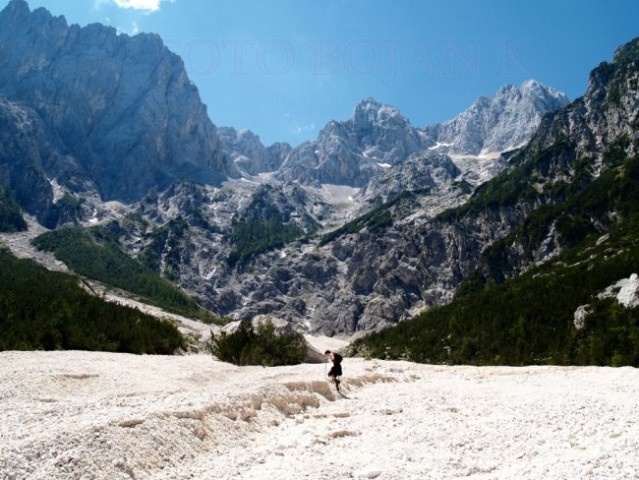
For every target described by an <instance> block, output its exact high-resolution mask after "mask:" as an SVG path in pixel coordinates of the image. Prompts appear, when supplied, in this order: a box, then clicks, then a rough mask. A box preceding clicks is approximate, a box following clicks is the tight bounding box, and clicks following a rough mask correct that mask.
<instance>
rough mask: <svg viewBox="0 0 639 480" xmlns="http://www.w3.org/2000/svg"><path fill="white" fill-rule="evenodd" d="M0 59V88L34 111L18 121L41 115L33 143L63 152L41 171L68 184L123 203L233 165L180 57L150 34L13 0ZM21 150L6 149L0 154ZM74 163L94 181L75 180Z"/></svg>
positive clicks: (0, 36) (3, 20)
mask: <svg viewBox="0 0 639 480" xmlns="http://www.w3.org/2000/svg"><path fill="white" fill-rule="evenodd" d="M0 59H1V60H0V94H2V95H4V96H5V97H6V98H7V99H9V101H11V102H13V105H14V107H13V108H14V109H16V108H24V109H28V111H29V112H30V116H31V118H33V119H36V120H34V121H33V122H27V123H26V124H25V123H24V122H23V123H22V124H20V126H21V127H22V128H27V126H28V123H34V122H35V123H38V121H40V122H42V123H43V124H44V125H45V126H46V128H45V129H39V133H41V134H42V135H44V136H45V138H44V139H41V140H40V141H38V142H37V144H38V145H39V146H41V145H43V144H46V143H49V144H51V145H52V146H53V147H54V148H55V149H56V150H57V151H58V152H59V155H58V156H59V157H62V158H63V160H64V161H55V162H51V161H47V160H49V159H46V158H45V159H41V160H40V163H41V164H42V167H43V169H44V172H42V171H41V172H40V173H39V174H38V176H39V177H41V178H43V177H42V173H44V174H45V175H46V177H48V179H49V180H51V181H56V182H57V183H58V184H59V185H60V186H61V187H64V188H65V189H66V190H67V191H68V192H69V193H72V194H76V193H78V194H79V193H82V192H85V191H87V188H88V189H89V193H96V192H92V189H93V188H94V189H95V190H96V191H97V194H99V196H100V198H101V199H102V200H103V201H107V200H112V199H117V200H122V201H127V202H130V201H133V200H137V199H139V198H141V197H142V196H143V195H144V194H145V193H146V192H147V190H148V189H149V188H151V187H157V188H160V189H163V188H166V186H168V185H169V184H170V183H172V182H174V181H176V180H178V179H189V178H193V179H197V180H198V181H206V182H210V183H218V184H219V182H221V181H222V180H224V179H226V178H227V177H228V176H229V175H233V174H234V173H235V170H234V168H233V166H232V164H231V163H230V162H229V159H228V156H227V155H226V154H224V153H223V152H222V151H221V149H220V145H219V140H218V137H217V134H216V129H215V127H214V125H213V124H212V123H211V121H210V119H209V118H208V115H207V111H206V107H205V106H204V105H203V104H202V103H201V101H200V97H199V94H198V92H197V89H196V87H195V86H194V85H193V83H192V82H191V81H190V80H189V79H188V77H187V75H186V72H185V70H184V64H183V62H182V60H181V59H180V58H179V57H178V56H176V55H174V54H172V53H171V52H170V51H169V50H168V49H167V48H166V47H165V46H164V45H163V43H162V41H161V40H160V38H159V37H158V36H156V35H146V34H142V35H136V36H134V37H129V36H127V35H118V34H117V33H116V31H115V29H113V28H110V27H105V26H102V25H99V24H92V25H89V26H87V27H83V28H80V27H79V26H77V25H71V26H69V25H67V22H66V20H65V19H64V17H53V16H52V15H51V14H49V12H48V11H46V10H45V9H42V8H40V9H37V10H35V11H33V12H31V11H30V10H29V6H28V4H27V3H26V2H25V1H24V0H12V1H11V2H10V3H9V4H8V6H7V7H6V8H5V9H4V10H3V11H2V12H1V13H0ZM25 111H26V110H25ZM38 117H39V118H38ZM15 128H19V127H15ZM28 133H29V132H25V134H28ZM43 153H44V154H45V156H47V153H48V152H46V151H45V152H43ZM18 158H20V151H5V152H4V155H3V159H2V163H4V164H7V163H11V162H12V161H13V162H15V161H16V159H18ZM77 172H80V173H81V176H83V177H85V178H88V179H89V180H90V183H91V185H77V184H76V183H75V181H76V180H77V178H78V175H77ZM25 181H27V182H28V179H27V180H25ZM48 200H49V202H52V201H53V198H52V196H51V195H49V199H48ZM25 209H27V211H30V210H33V209H32V208H30V207H29V206H28V205H27V204H25Z"/></svg>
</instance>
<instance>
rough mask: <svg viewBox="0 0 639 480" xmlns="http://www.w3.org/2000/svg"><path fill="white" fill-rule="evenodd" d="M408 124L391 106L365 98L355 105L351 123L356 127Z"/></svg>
mask: <svg viewBox="0 0 639 480" xmlns="http://www.w3.org/2000/svg"><path fill="white" fill-rule="evenodd" d="M393 121H395V122H399V123H403V124H409V123H410V122H409V121H408V119H406V118H405V117H403V116H402V114H401V113H400V111H399V109H397V108H395V107H393V106H392V105H385V104H382V103H380V102H378V101H377V100H375V99H374V98H371V97H369V98H366V99H364V100H362V101H361V102H359V103H358V104H357V107H355V113H354V114H353V122H354V124H355V125H356V126H357V125H383V124H384V123H387V122H393Z"/></svg>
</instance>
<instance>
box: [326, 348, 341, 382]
mask: <svg viewBox="0 0 639 480" xmlns="http://www.w3.org/2000/svg"><path fill="white" fill-rule="evenodd" d="M324 356H325V357H326V359H327V360H329V361H331V362H333V366H332V367H331V369H330V370H329V371H328V378H330V379H331V382H333V383H334V384H335V388H336V389H337V391H338V392H339V383H340V381H339V379H338V378H337V377H341V376H342V356H341V355H340V354H339V353H333V352H331V351H330V350H326V351H325V352H324Z"/></svg>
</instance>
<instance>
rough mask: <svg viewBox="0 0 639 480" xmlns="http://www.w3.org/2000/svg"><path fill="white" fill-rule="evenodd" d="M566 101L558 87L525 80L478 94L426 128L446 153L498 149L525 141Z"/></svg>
mask: <svg viewBox="0 0 639 480" xmlns="http://www.w3.org/2000/svg"><path fill="white" fill-rule="evenodd" d="M568 103H569V99H568V97H567V96H566V95H564V94H563V93H561V92H560V91H558V90H556V89H554V88H551V87H547V86H545V85H543V84H541V83H540V82H538V81H536V80H527V81H526V82H524V83H523V84H522V85H521V87H516V86H514V85H506V86H504V87H501V88H500V89H499V90H498V91H497V93H496V94H495V95H494V96H492V97H479V98H478V99H477V100H475V102H474V103H473V104H472V105H471V106H470V107H469V108H468V109H467V110H466V111H464V112H462V113H461V114H459V115H458V116H456V117H455V118H454V119H452V120H449V121H447V122H444V123H440V124H435V125H432V126H429V127H427V128H426V129H425V131H426V132H427V133H428V134H429V136H431V137H433V138H434V139H435V141H436V142H437V143H438V145H439V146H440V147H442V148H444V151H447V152H449V153H453V154H459V155H480V154H489V153H499V152H503V151H506V150H511V149H513V148H517V147H521V146H523V145H525V144H526V143H527V142H528V141H529V140H530V138H531V137H532V136H533V134H534V133H535V130H537V127H538V126H539V123H540V122H541V118H542V117H543V116H544V115H545V114H546V113H548V112H553V111H555V110H558V109H560V108H562V107H565V106H566V105H568Z"/></svg>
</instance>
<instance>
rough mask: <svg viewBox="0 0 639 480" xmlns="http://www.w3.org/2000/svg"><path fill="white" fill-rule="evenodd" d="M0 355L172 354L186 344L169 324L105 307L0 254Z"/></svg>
mask: <svg viewBox="0 0 639 480" xmlns="http://www.w3.org/2000/svg"><path fill="white" fill-rule="evenodd" d="M0 285H2V289H0V350H58V349H63V350H95V351H108V352H126V353H137V354H164V355H170V354H172V353H174V352H175V350H177V349H178V348H185V345H186V343H185V340H184V338H183V337H182V335H181V334H180V332H179V331H178V330H177V328H176V327H175V326H174V325H173V324H172V323H170V322H168V321H159V320H156V319H155V318H153V317H151V316H149V315H145V314H143V313H141V312H140V311H138V310H135V309H132V308H128V307H123V306H120V305H116V304H112V303H107V302H105V301H103V300H102V299H100V298H99V297H96V296H93V295H90V294H89V293H87V292H85V291H84V290H82V289H81V288H80V287H79V286H78V281H77V278H75V277H72V276H70V275H66V274H62V273H54V272H50V271H48V270H46V269H44V268H42V267H40V266H39V265H36V264H35V263H34V262H32V261H30V260H19V259H17V258H15V257H14V256H13V255H12V254H11V253H9V252H8V251H7V250H5V249H0Z"/></svg>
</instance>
